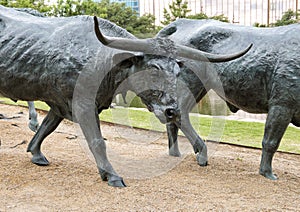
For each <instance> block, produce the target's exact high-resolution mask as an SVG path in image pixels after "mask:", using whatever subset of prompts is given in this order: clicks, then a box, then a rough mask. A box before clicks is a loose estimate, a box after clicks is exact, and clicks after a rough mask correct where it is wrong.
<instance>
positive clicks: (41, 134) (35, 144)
mask: <svg viewBox="0 0 300 212" xmlns="http://www.w3.org/2000/svg"><path fill="white" fill-rule="evenodd" d="M62 120H63V118H61V117H59V116H57V115H56V114H55V113H54V112H53V110H52V109H50V111H49V113H48V114H47V116H46V117H45V119H44V120H43V122H42V124H41V126H40V128H39V129H38V131H37V133H36V134H35V135H34V137H33V138H32V140H31V141H30V143H29V145H28V148H27V152H31V154H32V159H31V161H32V163H34V164H37V165H40V166H46V165H48V164H49V162H48V160H47V158H46V157H45V156H44V155H43V153H42V152H41V144H42V142H43V140H44V139H45V138H46V137H47V136H48V135H49V134H50V133H52V132H53V131H54V130H55V129H56V128H57V126H58V125H59V123H60V122H61V121H62Z"/></svg>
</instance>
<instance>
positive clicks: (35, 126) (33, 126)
mask: <svg viewBox="0 0 300 212" xmlns="http://www.w3.org/2000/svg"><path fill="white" fill-rule="evenodd" d="M28 127H29V129H31V130H32V131H33V132H37V130H38V129H39V123H38V122H33V121H30V122H29V124H28Z"/></svg>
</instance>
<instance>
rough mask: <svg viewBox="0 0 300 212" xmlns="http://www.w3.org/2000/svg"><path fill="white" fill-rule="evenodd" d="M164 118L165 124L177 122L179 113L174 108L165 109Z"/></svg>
mask: <svg viewBox="0 0 300 212" xmlns="http://www.w3.org/2000/svg"><path fill="white" fill-rule="evenodd" d="M165 116H166V118H167V122H174V121H179V119H180V112H179V111H178V110H177V109H175V108H167V109H166V110H165Z"/></svg>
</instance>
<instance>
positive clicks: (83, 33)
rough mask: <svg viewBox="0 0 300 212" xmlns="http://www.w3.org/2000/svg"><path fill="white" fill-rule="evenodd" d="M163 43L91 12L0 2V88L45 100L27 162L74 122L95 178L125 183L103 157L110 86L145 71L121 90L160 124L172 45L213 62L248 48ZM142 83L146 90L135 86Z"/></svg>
mask: <svg viewBox="0 0 300 212" xmlns="http://www.w3.org/2000/svg"><path fill="white" fill-rule="evenodd" d="M98 22H99V24H98ZM99 25H100V27H101V31H102V32H103V34H104V35H105V36H112V37H114V38H111V39H110V38H109V37H104V36H103V35H102V34H101V33H100V31H99V28H98V27H99ZM94 28H95V29H96V34H97V37H98V39H99V40H100V41H101V42H103V43H104V44H105V45H108V46H111V47H116V48H119V49H123V50H127V51H120V50H117V49H113V48H110V47H107V46H105V45H102V44H100V43H99V41H98V40H97V39H96V36H95V32H94ZM116 37H119V38H116ZM111 40H112V42H110V41H111ZM170 44H173V43H172V42H171V41H170V40H168V39H149V40H138V39H136V38H135V37H134V36H133V35H131V34H130V33H128V32H127V31H126V30H124V29H122V28H120V27H117V26H116V25H114V24H112V23H110V22H109V21H106V20H103V19H97V18H96V17H94V22H93V18H92V17H90V16H76V17H69V18H45V17H36V16H32V15H30V14H28V13H25V12H19V11H16V10H13V9H9V8H5V7H2V6H0V60H1V63H0V94H1V95H3V96H6V97H8V98H11V99H13V100H26V101H34V100H41V101H44V102H46V103H47V104H48V105H49V106H50V110H49V112H48V114H47V116H46V117H45V119H44V120H43V122H42V124H41V126H40V127H39V129H38V131H37V133H36V134H35V135H34V137H33V138H32V140H31V141H30V143H29V145H28V149H27V151H28V152H31V154H32V162H33V163H35V164H38V165H48V163H49V162H48V160H47V159H46V157H45V156H44V155H43V154H42V152H41V149H40V148H41V144H42V142H43V140H44V139H45V138H46V137H47V136H48V135H49V134H50V133H52V132H53V131H54V130H55V129H56V127H57V126H58V125H59V124H60V122H61V121H62V120H63V119H64V118H66V119H69V120H72V121H76V122H78V123H79V125H80V127H81V129H82V131H83V134H84V136H85V138H86V140H87V142H88V145H89V148H90V150H91V152H92V153H93V155H94V157H95V161H96V163H97V167H98V169H99V173H100V175H101V177H102V179H103V180H107V181H108V184H109V185H111V186H116V187H124V186H125V184H124V182H123V179H122V178H121V177H120V176H118V174H117V173H116V172H115V171H114V169H113V167H112V165H111V164H110V162H109V161H108V159H107V155H106V146H105V142H104V140H103V137H102V135H101V132H100V130H99V127H100V122H99V116H98V114H99V113H100V112H101V111H102V110H103V109H107V108H108V107H109V106H110V104H111V101H112V99H113V97H114V95H115V94H116V90H117V88H118V87H119V86H120V85H121V84H122V83H123V82H125V81H126V79H128V78H130V77H135V76H136V75H138V74H139V73H141V72H142V71H144V72H143V73H142V76H145V75H146V74H148V78H147V80H145V79H144V78H143V77H136V78H135V80H133V81H135V83H137V85H135V86H131V87H126V88H127V89H132V90H133V91H134V92H136V93H137V94H138V95H139V96H140V97H141V98H142V99H143V100H144V102H146V103H147V106H148V107H149V108H154V109H155V112H156V114H157V115H158V116H159V118H160V120H161V121H163V122H167V121H168V119H169V117H170V116H172V113H173V111H176V110H177V103H176V96H174V95H173V94H174V93H176V92H174V89H176V78H177V75H178V72H179V71H180V67H179V65H178V63H177V61H176V60H175V59H173V58H171V57H169V56H172V55H173V52H174V51H176V55H177V56H180V57H187V58H191V59H197V60H203V59H205V60H206V58H208V59H209V60H212V61H216V62H221V61H228V60H231V59H235V58H237V57H240V56H242V55H244V54H245V53H246V52H247V50H245V51H242V52H240V53H237V54H233V55H228V56H227V57H224V56H222V55H221V56H217V55H213V54H207V53H205V52H202V51H198V50H195V49H192V48H188V47H185V46H180V45H170ZM118 45H119V46H118ZM158 50H160V51H158ZM128 51H138V53H132V52H128ZM158 54H162V55H161V56H160V55H158ZM141 79H143V80H141ZM131 82H132V81H130V82H128V84H129V85H130V83H131ZM141 86H142V87H141ZM144 87H145V88H146V89H148V91H147V90H141V88H144ZM159 109H160V111H158V110H159ZM166 114H167V115H168V116H166Z"/></svg>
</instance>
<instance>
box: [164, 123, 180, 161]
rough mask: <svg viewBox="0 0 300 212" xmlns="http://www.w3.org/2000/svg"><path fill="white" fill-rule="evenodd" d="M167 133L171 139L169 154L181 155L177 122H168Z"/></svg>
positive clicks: (169, 139)
mask: <svg viewBox="0 0 300 212" xmlns="http://www.w3.org/2000/svg"><path fill="white" fill-rule="evenodd" d="M166 126H167V133H168V141H169V155H170V156H174V157H180V156H181V154H180V151H179V148H178V127H177V125H176V124H175V123H173V122H171V123H167V124H166Z"/></svg>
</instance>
